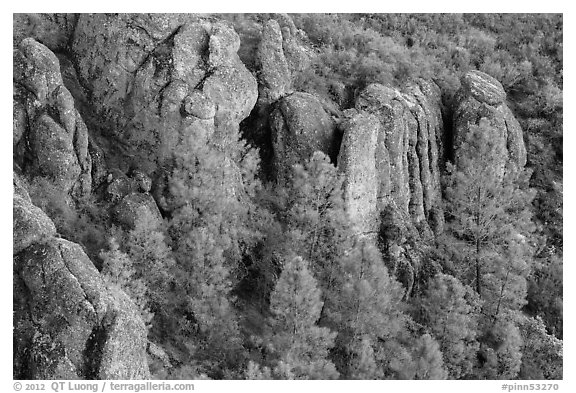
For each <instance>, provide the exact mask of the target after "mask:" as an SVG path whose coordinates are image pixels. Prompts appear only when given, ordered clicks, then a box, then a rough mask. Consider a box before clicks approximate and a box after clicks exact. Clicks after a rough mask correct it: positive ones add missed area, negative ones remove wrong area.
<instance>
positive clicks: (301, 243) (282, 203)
mask: <svg viewBox="0 0 576 393" xmlns="http://www.w3.org/2000/svg"><path fill="white" fill-rule="evenodd" d="M271 194H272V196H271V197H270V199H271V200H273V203H272V205H273V206H272V207H271V210H273V211H276V212H277V215H276V218H277V223H278V224H277V225H272V226H269V229H268V233H267V241H266V243H265V246H264V250H263V253H262V254H263V256H262V258H260V260H258V261H257V264H258V268H259V271H260V272H261V277H262V280H261V282H260V283H259V285H261V286H262V287H264V288H265V289H264V290H265V291H266V288H268V289H269V290H270V291H271V289H272V288H273V287H274V284H275V281H276V279H277V274H279V273H278V272H279V270H281V261H282V260H283V259H291V258H293V257H295V256H302V257H303V258H305V259H306V260H308V261H309V263H310V270H311V272H312V274H313V275H314V277H315V278H316V279H317V281H318V285H319V287H320V288H321V289H322V294H323V296H324V299H327V298H330V297H331V296H332V294H333V293H334V295H337V292H338V290H339V289H338V288H337V287H336V286H335V283H336V276H337V269H338V267H337V260H338V257H339V256H340V255H342V254H343V253H344V252H345V250H347V249H348V248H350V247H351V245H352V243H351V240H352V239H351V237H350V233H349V231H348V220H347V215H346V212H345V209H344V200H343V196H342V178H341V176H340V175H339V174H338V172H337V170H336V167H334V165H333V164H332V163H331V162H330V159H329V158H328V157H327V156H326V155H324V154H323V153H321V152H315V153H314V154H313V155H312V157H311V158H310V159H309V160H308V162H306V163H305V164H304V165H295V166H294V167H293V175H292V178H291V181H290V182H288V183H287V185H285V186H281V185H277V186H276V188H275V190H274V191H273V192H272V193H271Z"/></svg>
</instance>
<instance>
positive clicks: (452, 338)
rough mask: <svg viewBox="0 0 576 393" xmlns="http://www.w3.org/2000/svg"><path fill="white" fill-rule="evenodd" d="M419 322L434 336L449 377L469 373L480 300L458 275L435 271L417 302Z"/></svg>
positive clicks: (474, 357) (471, 364)
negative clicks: (463, 283)
mask: <svg viewBox="0 0 576 393" xmlns="http://www.w3.org/2000/svg"><path fill="white" fill-rule="evenodd" d="M420 307H421V316H420V321H421V323H423V324H425V325H426V326H427V327H428V328H429V329H430V331H431V333H432V334H433V335H434V337H436V339H437V340H438V343H439V345H440V350H441V351H442V354H443V356H444V365H445V366H446V369H447V371H448V375H449V377H450V378H451V379H460V378H464V377H466V376H467V375H469V374H470V372H471V371H472V368H473V366H474V364H475V361H476V353H477V351H478V342H477V341H476V335H477V329H478V317H479V311H480V303H479V301H478V297H477V294H475V293H474V292H473V291H472V290H471V289H470V288H469V287H465V286H463V285H462V284H461V283H460V281H458V279H456V278H454V277H452V276H450V275H447V274H438V275H437V276H436V277H434V279H433V280H431V281H430V283H429V284H428V288H427V289H426V291H425V293H424V297H423V298H422V300H421V302H420Z"/></svg>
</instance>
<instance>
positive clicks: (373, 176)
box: [338, 110, 381, 236]
mask: <svg viewBox="0 0 576 393" xmlns="http://www.w3.org/2000/svg"><path fill="white" fill-rule="evenodd" d="M346 114H347V115H349V116H350V117H349V118H347V119H346V120H345V122H344V123H343V125H342V127H343V129H344V139H343V140H342V148H341V149H340V155H339V156H338V169H339V170H340V171H341V172H342V173H344V174H345V182H344V199H345V201H346V207H347V209H348V212H349V216H350V217H351V218H352V221H353V225H354V231H355V232H356V233H358V234H362V235H365V236H373V233H374V231H375V230H376V228H378V207H377V198H378V191H379V181H378V175H379V173H378V171H377V170H376V167H377V160H378V158H377V153H376V150H377V149H378V137H379V135H380V127H381V125H380V122H379V121H378V118H377V117H376V116H374V115H372V114H368V113H366V112H357V111H354V110H351V111H348V112H346Z"/></svg>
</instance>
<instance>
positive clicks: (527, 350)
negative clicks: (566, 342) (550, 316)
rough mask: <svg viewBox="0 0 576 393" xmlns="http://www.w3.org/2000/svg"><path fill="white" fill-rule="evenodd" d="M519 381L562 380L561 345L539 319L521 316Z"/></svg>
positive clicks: (560, 341)
mask: <svg viewBox="0 0 576 393" xmlns="http://www.w3.org/2000/svg"><path fill="white" fill-rule="evenodd" d="M520 334H521V335H522V339H523V345H522V366H521V368H520V374H519V378H521V379H562V360H563V343H562V340H559V339H557V338H556V337H554V335H551V334H548V332H546V326H545V325H544V322H543V321H542V319H541V318H540V317H537V318H530V317H527V316H522V319H521V322H520Z"/></svg>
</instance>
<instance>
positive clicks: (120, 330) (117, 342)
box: [97, 288, 150, 379]
mask: <svg viewBox="0 0 576 393" xmlns="http://www.w3.org/2000/svg"><path fill="white" fill-rule="evenodd" d="M110 294H111V302H110V303H109V304H108V314H107V315H106V317H105V318H104V322H103V324H104V326H105V327H106V328H105V330H106V341H105V342H104V344H103V345H102V352H101V354H100V356H101V357H100V364H99V369H98V376H97V377H98V379H149V378H150V372H149V370H148V363H147V356H146V354H145V351H146V347H147V343H148V339H147V330H146V327H145V326H144V322H143V321H142V319H141V318H140V314H139V312H138V309H137V308H136V306H135V305H134V303H133V302H132V300H130V298H129V297H128V296H126V294H125V293H124V292H122V291H121V290H119V289H118V288H110ZM143 351H144V352H143Z"/></svg>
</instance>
